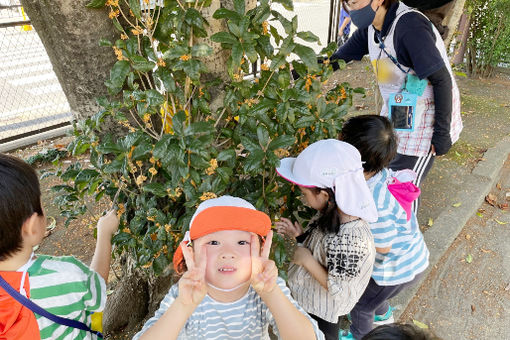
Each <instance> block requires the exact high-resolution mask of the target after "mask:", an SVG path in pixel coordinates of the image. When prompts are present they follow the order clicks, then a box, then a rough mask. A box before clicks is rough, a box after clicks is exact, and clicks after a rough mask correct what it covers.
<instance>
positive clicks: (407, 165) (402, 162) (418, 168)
mask: <svg viewBox="0 0 510 340" xmlns="http://www.w3.org/2000/svg"><path fill="white" fill-rule="evenodd" d="M434 159H435V156H434V155H433V154H432V152H430V151H429V153H428V155H426V156H407V155H402V154H399V153H397V156H395V158H394V159H393V160H392V161H391V163H390V165H389V166H388V167H389V168H390V169H391V170H394V171H398V170H404V169H411V170H413V171H414V172H416V175H417V176H416V179H415V180H414V181H413V183H414V185H416V186H417V187H420V185H421V183H422V182H423V180H424V179H425V177H426V176H427V174H428V173H429V170H430V168H432V164H434ZM419 204H420V198H418V199H417V200H415V201H414V202H413V206H412V208H413V212H414V214H415V215H416V216H418V206H419Z"/></svg>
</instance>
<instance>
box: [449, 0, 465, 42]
mask: <svg viewBox="0 0 510 340" xmlns="http://www.w3.org/2000/svg"><path fill="white" fill-rule="evenodd" d="M465 4H466V0H455V2H454V4H453V6H452V8H451V9H450V11H449V13H448V15H447V16H446V17H445V19H444V21H443V24H444V25H446V26H447V27H448V36H447V37H446V39H445V41H444V45H445V46H446V48H447V51H448V47H449V46H450V43H451V42H452V38H453V34H454V33H455V32H456V30H457V27H459V21H460V18H461V16H462V14H463V13H464V5H465Z"/></svg>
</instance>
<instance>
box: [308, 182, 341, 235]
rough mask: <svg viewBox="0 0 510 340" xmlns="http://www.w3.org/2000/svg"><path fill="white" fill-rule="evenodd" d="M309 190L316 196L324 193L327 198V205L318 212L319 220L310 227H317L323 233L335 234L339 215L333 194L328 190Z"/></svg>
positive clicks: (337, 228)
mask: <svg viewBox="0 0 510 340" xmlns="http://www.w3.org/2000/svg"><path fill="white" fill-rule="evenodd" d="M311 190H312V191H313V193H314V194H316V195H318V194H319V193H320V192H321V191H325V192H327V194H328V196H329V199H328V203H327V204H326V206H325V207H324V209H322V210H321V211H320V212H319V213H320V214H319V218H318V219H317V220H316V221H315V222H314V223H313V225H312V226H313V227H318V228H319V229H320V230H321V231H322V232H324V233H337V232H338V230H339V229H340V213H339V212H338V209H337V206H336V200H335V193H334V192H333V190H332V189H330V188H326V189H324V188H311Z"/></svg>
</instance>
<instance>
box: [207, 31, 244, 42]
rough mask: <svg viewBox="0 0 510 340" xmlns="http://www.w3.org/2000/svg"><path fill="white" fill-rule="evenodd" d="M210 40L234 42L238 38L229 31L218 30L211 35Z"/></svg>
mask: <svg viewBox="0 0 510 340" xmlns="http://www.w3.org/2000/svg"><path fill="white" fill-rule="evenodd" d="M211 40H212V41H214V42H217V43H221V44H230V45H233V44H236V43H238V42H239V40H238V39H237V38H236V37H234V36H233V35H232V34H230V33H229V32H218V33H215V34H213V35H212V36H211Z"/></svg>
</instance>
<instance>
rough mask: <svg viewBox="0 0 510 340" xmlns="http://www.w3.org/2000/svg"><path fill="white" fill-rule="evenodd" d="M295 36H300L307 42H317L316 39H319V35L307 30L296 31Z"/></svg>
mask: <svg viewBox="0 0 510 340" xmlns="http://www.w3.org/2000/svg"><path fill="white" fill-rule="evenodd" d="M297 36H298V38H301V39H303V40H304V41H308V42H317V41H319V37H318V36H316V35H315V34H313V33H312V32H310V31H307V32H298V34H297Z"/></svg>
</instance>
